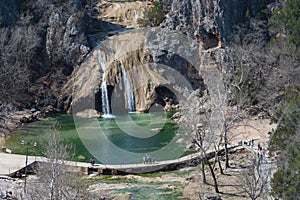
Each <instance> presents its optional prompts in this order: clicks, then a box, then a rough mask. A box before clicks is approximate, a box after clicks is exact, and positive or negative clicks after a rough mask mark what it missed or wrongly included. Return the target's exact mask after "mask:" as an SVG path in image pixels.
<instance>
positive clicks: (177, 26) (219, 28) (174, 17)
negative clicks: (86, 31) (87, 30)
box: [65, 0, 268, 112]
mask: <svg viewBox="0 0 300 200" xmlns="http://www.w3.org/2000/svg"><path fill="white" fill-rule="evenodd" d="M161 2H162V3H164V1H161ZM166 2H167V3H166V8H169V9H170V10H171V11H170V12H169V13H168V15H167V18H166V20H165V21H164V22H163V23H162V24H161V28H162V30H161V31H163V30H177V31H179V32H180V33H183V34H185V35H187V36H189V37H191V38H193V39H196V40H195V41H198V42H199V44H200V49H197V50H195V52H194V51H193V50H191V49H188V50H186V52H188V54H189V53H191V52H193V53H192V54H193V55H194V58H195V59H199V60H198V62H195V63H198V64H199V63H202V65H203V66H205V67H206V68H209V66H210V65H211V66H213V67H215V66H218V67H217V68H220V62H221V59H222V54H223V53H224V51H223V50H220V49H219V48H215V47H221V46H222V43H224V42H226V40H227V39H229V38H230V34H231V33H232V29H233V26H234V25H237V24H238V23H240V22H243V21H245V20H246V19H247V17H249V16H255V15H256V14H257V13H259V11H260V10H261V9H262V8H263V7H264V5H266V3H267V2H268V1H235V0H230V1H225V0H224V1H222V0H221V1H216V0H215V1H206V0H186V1H179V0H173V2H172V3H170V1H166ZM100 7H101V6H100ZM104 7H105V6H104ZM104 7H103V8H104ZM106 7H107V5H106ZM104 14H105V12H104ZM100 18H101V17H100ZM117 18H118V17H114V18H113V19H111V20H114V22H116V20H117ZM105 19H108V17H106V18H105ZM150 32H151V31H150ZM151 34H153V35H154V36H150V37H149V38H148V40H149V41H151V42H149V43H147V45H146V47H142V48H140V49H139V50H137V51H134V52H133V51H132V50H131V49H128V48H127V49H126V48H123V49H122V51H125V52H131V53H129V54H126V55H123V57H122V58H120V60H122V62H123V64H124V66H125V68H126V70H127V71H128V72H133V71H134V73H132V74H130V73H129V79H130V82H131V85H132V86H133V87H134V88H135V89H134V97H135V103H136V109H137V111H141V112H144V111H148V110H149V108H150V107H151V105H153V104H154V103H159V104H161V105H163V106H166V105H167V102H168V101H169V100H170V99H171V100H172V101H174V102H173V103H177V102H176V101H177V99H176V98H175V97H176V95H175V94H174V93H173V92H172V91H171V90H170V89H169V88H168V86H169V85H172V83H170V82H169V81H168V78H166V77H164V74H165V73H166V71H168V70H165V69H163V68H162V65H165V66H169V67H171V69H172V70H176V71H177V72H179V73H180V74H181V75H182V76H183V77H184V78H185V79H186V80H188V81H189V83H190V84H191V86H192V88H193V89H199V88H200V90H199V91H200V95H201V93H202V92H203V90H205V85H204V82H203V78H202V75H203V74H201V73H202V72H200V71H199V68H200V64H199V65H198V66H197V65H196V66H194V65H193V64H191V63H190V60H186V59H184V58H182V57H180V56H179V55H180V53H179V54H178V52H177V53H174V49H173V48H176V46H178V44H177V42H178V41H180V40H181V38H171V40H166V39H165V38H166V37H164V35H163V34H157V32H152V33H151ZM151 34H149V35H151ZM118 37H119V38H118V39H116V41H119V44H118V45H119V47H116V48H115V49H114V50H112V52H117V51H118V48H119V49H120V48H122V47H121V46H122V45H121V44H120V43H121V42H120V41H122V40H124V41H125V40H134V41H135V42H138V39H137V38H136V37H135V36H134V34H132V33H130V34H128V36H126V34H124V35H123V36H122V35H121V36H118ZM133 38H134V39H133ZM111 40H114V38H111ZM143 42H144V41H143ZM143 42H142V43H143ZM114 45H115V44H112V45H110V46H114ZM164 47H167V48H166V49H164ZM205 49H206V50H207V49H210V50H209V53H207V52H206V51H205ZM199 50H200V52H199ZM201 51H203V53H201ZM175 52H176V51H175ZM186 52H184V53H182V55H184V54H185V53H186ZM195 55H196V56H195ZM96 56H97V55H96V54H95V53H93V54H92V56H91V57H90V58H89V59H88V60H87V61H86V63H85V64H84V65H82V66H81V67H80V68H82V67H84V66H86V67H87V66H88V65H86V64H87V63H89V62H90V59H93V60H95V59H96ZM189 59H191V58H189ZM200 60H202V61H200ZM203 60H205V61H203ZM107 61H108V62H109V63H110V66H109V67H108V69H107V71H106V73H107V74H106V77H107V80H108V88H109V92H110V95H112V93H113V90H117V89H116V88H117V87H119V86H118V84H119V83H120V82H121V80H122V73H121V67H120V62H119V61H117V60H115V58H113V55H110V56H109V59H107ZM146 63H148V64H146ZM203 63H205V64H203ZM207 63H209V64H207ZM96 65H97V64H96V63H95V62H94V64H93V65H91V66H93V67H92V69H94V70H95V71H94V72H93V73H91V75H92V74H93V75H94V76H96V75H97V77H98V78H95V77H93V78H91V79H92V80H96V79H97V81H95V82H96V83H98V84H97V87H90V86H85V87H81V86H80V85H86V83H83V82H81V81H77V83H76V84H75V85H76V86H75V88H81V89H79V90H78V92H76V93H77V94H74V95H75V96H74V97H75V98H74V99H73V102H72V103H76V102H80V99H87V97H91V96H95V97H96V102H95V104H96V109H97V110H98V111H100V112H101V111H102V108H101V89H100V87H99V85H100V84H101V78H100V77H101V76H102V75H99V74H98V73H99V72H101V69H100V67H99V66H98V67H96ZM91 66H90V67H91ZM96 68H97V69H96ZM86 69H88V70H91V69H89V67H88V68H86ZM80 70H84V69H79V71H80ZM79 71H78V72H75V77H73V78H75V79H77V80H83V81H85V80H87V79H88V76H87V74H85V75H84V74H82V73H79ZM96 72H97V73H96ZM102 73H103V72H102ZM88 74H89V73H88ZM76 76H78V77H77V78H76ZM84 77H85V78H84ZM204 79H205V78H204ZM206 83H207V81H206ZM141 85H142V86H141ZM121 87H122V86H121ZM123 87H124V86H123ZM84 88H91V89H88V91H89V92H87V91H86V90H84ZM65 89H66V90H65V91H67V90H70V85H68V87H66V88H65ZM67 93H68V92H66V94H67ZM81 94H82V95H81ZM121 97H122V98H123V99H124V98H125V97H124V92H123V93H122V95H119V96H118V98H121ZM99 99H100V100H99ZM112 103H113V102H112ZM122 106H123V107H124V105H123V104H122ZM87 109H90V108H87ZM120 109H121V108H120Z"/></svg>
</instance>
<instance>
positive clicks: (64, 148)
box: [26, 127, 87, 200]
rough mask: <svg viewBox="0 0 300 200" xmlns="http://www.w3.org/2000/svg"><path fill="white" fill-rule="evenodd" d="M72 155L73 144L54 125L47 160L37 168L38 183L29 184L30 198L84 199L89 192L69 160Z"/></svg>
mask: <svg viewBox="0 0 300 200" xmlns="http://www.w3.org/2000/svg"><path fill="white" fill-rule="evenodd" d="M72 155H74V148H73V146H72V145H71V144H69V143H67V142H66V141H64V140H62V138H61V133H60V132H59V131H58V130H57V128H56V127H53V128H52V129H51V130H50V133H49V140H48V145H47V146H46V147H45V156H46V160H45V162H42V163H40V164H39V166H38V169H37V176H38V180H37V183H38V184H35V183H32V184H28V188H27V190H26V191H27V194H26V195H27V197H28V199H38V198H40V199H44V198H46V199H51V200H52V199H53V200H55V199H84V198H85V195H87V192H86V190H85V189H84V187H83V185H82V184H81V183H80V178H79V177H76V176H74V173H72V172H71V168H70V165H71V164H70V163H68V162H69V161H67V160H70V159H71V158H72Z"/></svg>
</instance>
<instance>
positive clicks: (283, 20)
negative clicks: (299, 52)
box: [269, 0, 300, 47]
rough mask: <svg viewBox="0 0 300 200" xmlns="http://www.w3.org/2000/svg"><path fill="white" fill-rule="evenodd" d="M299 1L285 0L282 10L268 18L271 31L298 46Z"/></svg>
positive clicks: (299, 36) (299, 24) (299, 37)
mask: <svg viewBox="0 0 300 200" xmlns="http://www.w3.org/2000/svg"><path fill="white" fill-rule="evenodd" d="M299 19H300V0H287V1H286V4H285V5H284V7H283V8H281V9H278V10H275V11H274V13H273V16H272V17H271V18H270V20H269V21H270V23H271V24H272V30H275V31H276V32H277V33H278V32H279V33H280V34H281V35H282V36H283V37H286V36H288V39H289V41H290V42H291V43H293V44H295V45H296V46H298V47H299V46H300V20H299Z"/></svg>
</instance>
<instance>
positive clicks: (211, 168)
mask: <svg viewBox="0 0 300 200" xmlns="http://www.w3.org/2000/svg"><path fill="white" fill-rule="evenodd" d="M205 161H206V163H207V164H208V167H209V171H210V173H211V176H212V178H213V181H214V187H215V192H216V193H220V191H219V187H218V182H217V178H216V175H215V172H214V169H213V167H212V166H211V164H210V162H209V160H208V158H207V156H206V155H205Z"/></svg>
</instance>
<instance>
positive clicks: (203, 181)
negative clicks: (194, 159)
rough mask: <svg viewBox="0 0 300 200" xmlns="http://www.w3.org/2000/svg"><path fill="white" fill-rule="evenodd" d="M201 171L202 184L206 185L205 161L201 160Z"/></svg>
mask: <svg viewBox="0 0 300 200" xmlns="http://www.w3.org/2000/svg"><path fill="white" fill-rule="evenodd" d="M201 171H202V183H203V184H207V181H206V175H205V160H204V158H202V160H201Z"/></svg>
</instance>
